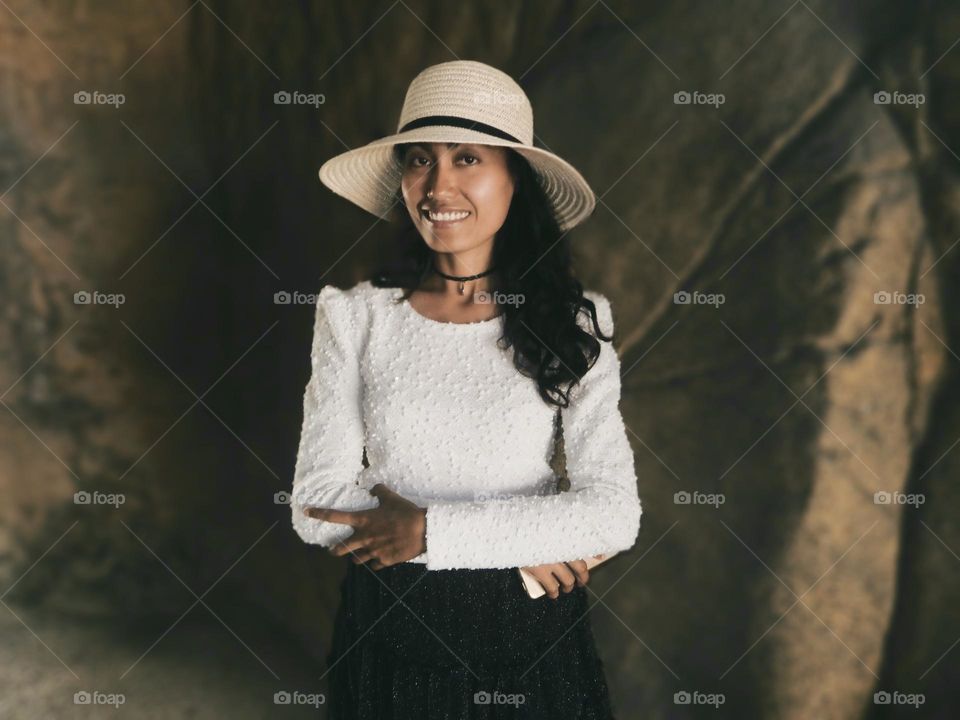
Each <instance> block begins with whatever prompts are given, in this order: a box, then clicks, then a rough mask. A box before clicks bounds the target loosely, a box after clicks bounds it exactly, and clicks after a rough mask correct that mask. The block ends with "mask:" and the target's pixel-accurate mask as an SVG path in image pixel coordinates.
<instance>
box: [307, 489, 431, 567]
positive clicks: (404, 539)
mask: <svg viewBox="0 0 960 720" xmlns="http://www.w3.org/2000/svg"><path fill="white" fill-rule="evenodd" d="M370 493H371V494H372V495H374V496H376V497H377V498H378V499H379V500H380V506H379V507H375V508H372V509H370V510H355V511H352V512H348V511H346V510H328V509H326V508H318V507H308V508H304V511H303V512H304V514H305V515H307V516H308V517H312V518H316V519H318V520H326V521H327V522H335V523H343V524H344V525H350V526H351V527H353V534H352V535H351V536H350V537H348V538H347V539H346V540H344V541H343V542H340V543H337V544H336V546H334V547H333V548H331V549H330V553H331V554H333V555H346V554H347V553H351V554H352V555H353V562H354V563H357V564H359V563H365V562H368V561H369V567H371V568H372V569H374V570H380V569H381V568H385V567H389V566H390V565H395V564H397V563H401V562H404V561H405V560H410V559H411V558H415V557H416V556H417V555H420V554H421V553H423V552H425V551H426V549H427V539H426V529H427V509H426V508H422V507H419V506H418V505H416V504H414V503H412V502H410V501H409V500H407V499H406V498H404V497H403V496H401V495H398V494H397V493H395V492H393V490H391V489H390V488H388V487H387V486H386V485H384V484H383V483H377V484H376V485H374V486H373V488H371V490H370Z"/></svg>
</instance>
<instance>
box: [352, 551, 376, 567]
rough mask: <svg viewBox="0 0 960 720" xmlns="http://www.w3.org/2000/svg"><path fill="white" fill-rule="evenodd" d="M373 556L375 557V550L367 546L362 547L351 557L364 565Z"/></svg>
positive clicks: (358, 563)
mask: <svg viewBox="0 0 960 720" xmlns="http://www.w3.org/2000/svg"><path fill="white" fill-rule="evenodd" d="M372 557H373V552H371V551H370V550H368V549H366V548H361V549H360V550H358V551H357V552H355V553H353V557H352V558H351V559H352V560H353V562H354V563H355V564H357V565H362V564H363V563H365V562H367V561H368V560H369V559H370V558H372Z"/></svg>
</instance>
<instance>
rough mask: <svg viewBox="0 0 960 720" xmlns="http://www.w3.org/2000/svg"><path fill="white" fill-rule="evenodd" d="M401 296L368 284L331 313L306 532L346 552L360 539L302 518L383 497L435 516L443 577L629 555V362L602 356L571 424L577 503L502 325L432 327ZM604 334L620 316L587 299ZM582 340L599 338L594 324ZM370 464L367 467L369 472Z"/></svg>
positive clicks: (308, 429) (309, 424) (318, 389)
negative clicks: (563, 483)
mask: <svg viewBox="0 0 960 720" xmlns="http://www.w3.org/2000/svg"><path fill="white" fill-rule="evenodd" d="M401 293H402V291H401V290H400V289H399V288H379V287H376V286H374V285H373V284H372V283H371V282H370V281H369V280H366V281H363V282H360V283H358V284H357V285H355V286H354V287H352V288H350V289H347V290H341V289H339V288H336V287H333V286H329V285H328V286H326V287H324V288H323V289H322V290H321V292H320V294H319V296H318V300H317V307H316V317H315V323H314V328H313V344H312V350H311V365H312V373H311V376H310V380H309V382H308V383H307V386H306V390H305V392H304V399H303V426H302V430H301V437H300V447H299V451H298V453H297V462H296V469H295V471H294V479H293V492H292V494H291V502H290V505H291V508H292V514H293V527H294V529H295V530H296V531H297V533H298V534H299V535H300V537H301V538H302V539H303V540H304V541H305V542H308V543H313V544H318V545H323V546H325V547H331V546H332V545H333V544H334V543H336V542H339V541H342V540H344V539H346V538H347V537H349V536H350V535H352V534H353V528H352V527H351V526H350V525H346V524H343V523H332V522H328V521H325V520H318V519H316V518H310V517H307V516H305V515H304V514H303V509H304V508H305V507H307V506H313V507H323V508H332V509H336V510H348V511H349V510H365V509H369V508H375V507H377V506H378V505H379V504H380V501H379V500H378V499H377V498H376V497H375V496H373V495H371V494H370V493H369V490H370V488H372V487H373V486H374V485H376V484H377V483H381V482H382V483H384V484H385V485H386V486H387V487H389V488H390V489H391V490H393V491H394V492H396V493H398V494H400V495H402V496H403V497H405V498H407V499H408V500H410V501H412V502H414V503H416V504H417V505H419V506H420V507H425V508H426V509H427V514H426V548H427V549H426V552H424V553H422V554H420V555H418V556H417V557H415V558H412V559H411V560H408V561H407V562H417V563H426V566H427V569H429V570H441V569H451V568H511V567H524V566H529V565H542V564H546V563H557V562H565V561H569V560H577V559H582V558H586V557H589V556H591V555H598V554H600V553H609V552H614V551H619V550H626V549H629V548H630V547H632V546H633V544H634V542H635V541H636V538H637V532H638V530H639V528H640V514H641V506H640V498H639V497H638V494H637V477H636V473H635V470H634V461H633V452H632V450H631V448H630V443H629V441H628V439H627V434H626V429H625V426H624V423H623V418H622V417H621V414H620V410H619V402H620V360H619V357H618V356H617V353H616V351H615V349H614V347H613V345H612V344H611V343H609V342H605V341H603V340H601V341H600V347H601V350H600V355H599V356H598V358H597V360H596V362H595V363H594V365H593V367H592V368H591V369H590V370H589V371H588V372H587V373H586V374H585V375H584V376H583V378H582V379H581V381H580V383H579V384H577V385H576V386H574V388H573V390H572V391H571V404H570V406H569V407H567V408H564V409H563V410H562V411H561V412H562V421H563V437H564V450H565V453H566V462H567V465H566V467H567V475H568V478H569V481H570V489H569V490H568V491H565V492H560V491H559V489H558V487H557V480H558V479H557V477H556V475H555V474H554V472H553V470H552V469H551V467H550V458H551V456H552V454H553V434H554V416H555V413H556V407H555V406H549V405H547V404H546V403H545V402H544V401H543V400H542V399H541V398H540V396H539V394H538V392H537V385H536V381H535V380H533V379H531V378H527V377H524V376H523V375H521V374H520V373H519V372H518V371H517V370H516V368H515V367H514V365H513V349H512V348H510V349H508V350H501V349H500V348H499V347H497V343H496V341H497V339H498V337H499V336H500V334H501V332H502V325H503V320H502V316H497V317H494V318H492V319H489V320H481V321H477V322H469V323H451V322H442V321H439V320H433V319H430V318H428V317H426V316H424V315H421V314H420V313H419V312H417V311H416V310H414V309H413V307H412V306H411V305H410V303H409V302H406V301H404V302H402V303H400V304H395V303H394V300H395V299H396V298H398V297H400V295H401ZM584 294H585V296H586V297H588V298H589V299H591V300H593V302H594V303H595V304H596V307H597V318H598V322H599V324H600V327H601V329H602V330H603V331H604V333H605V334H607V335H609V334H611V333H612V332H613V318H612V314H611V310H610V303H609V301H608V300H607V299H606V298H605V297H604V296H603V295H601V294H600V293H596V292H592V291H586V292H585V293H584ZM578 322H580V324H581V327H583V328H584V329H586V330H587V331H588V332H591V333H592V323H591V322H590V321H589V316H588V315H587V313H586V311H581V313H580V315H578ZM364 448H366V454H367V461H368V467H364V466H363V452H364Z"/></svg>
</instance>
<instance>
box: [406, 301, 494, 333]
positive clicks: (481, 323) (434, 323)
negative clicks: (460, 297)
mask: <svg viewBox="0 0 960 720" xmlns="http://www.w3.org/2000/svg"><path fill="white" fill-rule="evenodd" d="M394 300H396V298H394ZM398 304H399V305H401V306H402V309H403V312H405V313H406V314H407V315H410V316H411V317H412V318H413V319H414V320H416V321H417V322H419V323H420V324H422V325H426V326H429V327H436V328H443V329H451V328H453V329H455V331H458V332H463V331H467V330H490V329H497V327H498V325H499V323H500V321H501V320H502V319H503V314H502V313H501V314H500V315H494V316H493V317H492V318H487V319H486V320H471V321H470V322H450V321H448V320H434V319H433V318H429V317H427V316H426V315H423V314H422V313H420V312H417V310H416V309H415V308H414V307H413V305H411V304H410V301H409V300H402V301H401V302H400V303H398Z"/></svg>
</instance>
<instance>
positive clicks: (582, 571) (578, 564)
mask: <svg viewBox="0 0 960 720" xmlns="http://www.w3.org/2000/svg"><path fill="white" fill-rule="evenodd" d="M567 567H569V568H570V569H571V570H572V571H573V574H574V575H575V576H576V578H577V585H579V586H580V587H583V586H584V585H586V584H587V580H589V579H590V570H589V568H587V563H586V562H585V561H583V560H571V561H570V562H568V563H567Z"/></svg>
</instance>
